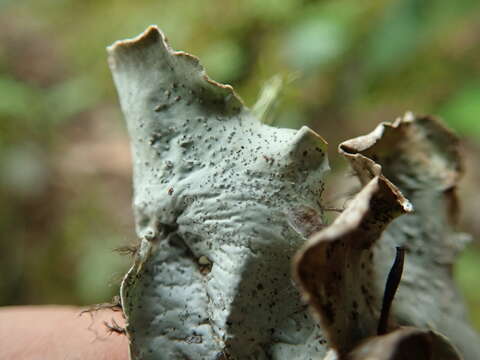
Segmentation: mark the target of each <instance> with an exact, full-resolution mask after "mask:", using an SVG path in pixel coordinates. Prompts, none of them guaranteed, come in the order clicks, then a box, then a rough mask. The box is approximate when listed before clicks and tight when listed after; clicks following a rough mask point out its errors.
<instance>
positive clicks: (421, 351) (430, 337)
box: [347, 327, 462, 360]
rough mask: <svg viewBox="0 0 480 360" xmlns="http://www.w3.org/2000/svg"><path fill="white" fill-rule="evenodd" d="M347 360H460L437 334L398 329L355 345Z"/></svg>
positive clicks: (447, 342) (412, 329)
mask: <svg viewBox="0 0 480 360" xmlns="http://www.w3.org/2000/svg"><path fill="white" fill-rule="evenodd" d="M347 359H348V360H365V359H375V360H396V359H415V360H433V359H435V360H461V359H462V357H461V356H460V354H459V353H458V351H457V349H456V348H455V347H454V346H453V345H452V344H451V343H450V341H448V339H447V338H446V337H445V336H443V335H441V334H440V333H438V332H434V331H431V330H426V329H425V330H424V329H418V328H414V327H403V328H399V329H397V330H395V331H393V332H391V333H389V334H386V335H382V336H375V337H372V338H369V339H367V340H365V341H364V342H363V343H361V344H360V345H358V346H357V347H356V348H355V349H354V350H353V351H352V352H351V353H350V354H348V356H347Z"/></svg>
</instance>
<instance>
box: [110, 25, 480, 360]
mask: <svg viewBox="0 0 480 360" xmlns="http://www.w3.org/2000/svg"><path fill="white" fill-rule="evenodd" d="M108 51H109V63H110V67H111V70H112V74H113V77H114V81H115V84H116V87H117V89H118V94H119V99H120V104H121V107H122V110H123V113H124V115H125V118H126V121H127V126H128V131H129V134H130V138H131V146H132V156H133V168H134V169H133V170H134V176H133V185H134V212H135V220H136V231H137V234H138V237H139V239H140V245H139V248H138V249H137V250H136V251H135V261H134V264H133V266H132V268H131V269H130V270H129V272H128V273H127V275H126V276H125V278H124V280H123V283H122V286H121V302H122V308H123V311H124V314H125V317H126V324H127V325H126V332H127V335H128V337H129V340H130V356H131V358H132V359H206V360H208V359H211V360H220V359H259V360H261V359H275V360H281V359H289V360H295V359H298V360H300V359H312V358H322V357H323V356H326V358H329V359H331V358H336V357H337V356H341V357H342V356H347V355H348V356H349V354H353V355H355V354H358V353H359V352H360V353H361V351H370V350H369V349H373V350H372V351H374V350H375V349H378V346H377V345H375V344H380V345H381V346H386V345H385V344H394V345H391V346H392V347H391V350H392V351H391V354H396V352H395V351H397V350H395V349H397V348H396V347H395V346H397V345H398V344H403V341H404V339H407V340H405V341H407V342H408V341H410V340H409V339H411V338H414V339H419V340H418V341H420V342H421V341H427V342H428V341H430V340H431V339H433V340H434V342H435V344H436V343H437V342H438V344H442V345H441V346H442V348H443V346H444V345H445V349H447V350H448V351H450V350H451V349H454V347H453V346H450V344H448V341H447V340H446V339H443V337H442V335H439V334H437V333H435V334H433V333H432V334H433V335H431V334H430V332H428V331H429V330H428V329H430V328H431V329H435V331H437V332H438V333H442V334H445V335H447V336H448V337H449V338H451V340H452V342H453V344H454V345H455V346H457V348H458V349H459V351H460V352H461V353H463V355H464V356H465V359H468V360H470V359H471V360H473V359H474V358H475V354H477V353H479V352H480V349H478V346H479V345H478V344H479V342H478V341H477V338H476V334H475V333H474V332H473V330H471V328H470V327H469V325H468V324H467V322H466V320H465V310H464V306H463V304H462V301H461V299H460V298H459V297H458V295H457V293H456V291H455V287H454V285H453V282H452V279H451V274H450V267H451V264H452V263H453V260H454V258H455V254H456V252H457V251H458V249H459V248H460V247H461V246H459V244H460V243H461V241H460V239H462V236H461V235H460V234H458V233H456V232H455V231H454V230H453V226H452V222H453V220H452V213H454V212H455V211H454V205H455V196H454V190H455V186H456V182H457V180H458V177H459V168H460V165H459V159H458V151H457V148H456V144H457V141H456V139H455V138H454V137H453V135H451V134H450V133H449V132H448V131H446V130H445V129H444V128H443V127H442V126H440V125H439V124H438V123H437V122H436V121H435V120H433V119H431V118H428V117H426V118H423V117H418V118H416V117H414V116H412V115H407V116H406V117H404V118H402V119H399V120H397V121H396V122H394V123H393V124H388V123H384V124H382V125H380V126H379V127H378V128H377V129H376V130H375V131H374V132H373V133H371V134H369V135H367V136H364V137H360V138H357V139H353V140H350V141H347V142H344V143H342V144H341V145H340V148H339V149H340V152H341V153H342V154H343V155H344V156H345V157H346V158H347V159H348V160H349V162H350V164H351V166H352V168H353V169H354V170H355V171H356V173H357V176H358V177H359V179H360V181H361V183H362V185H363V189H362V190H361V191H360V192H359V193H358V194H357V195H356V196H355V198H354V199H353V200H352V201H351V203H350V204H349V206H348V207H347V208H346V209H345V210H344V212H343V213H342V214H341V215H340V216H339V217H338V218H337V219H336V220H335V221H334V222H333V223H332V224H331V225H327V224H326V223H325V219H324V214H323V209H324V207H323V205H322V194H323V190H324V177H325V175H326V173H327V172H328V170H329V166H328V160H327V155H326V142H325V141H324V140H323V139H322V138H321V137H320V136H319V135H318V134H316V133H315V132H314V131H312V130H311V129H309V128H308V127H302V128H301V129H299V130H292V129H278V128H274V127H271V126H269V125H267V124H265V123H264V122H262V121H261V119H258V118H257V117H256V116H255V113H254V112H251V111H250V110H249V109H248V108H247V107H245V106H244V104H243V103H242V101H241V100H240V99H239V97H238V96H237V95H236V94H235V92H234V91H233V89H232V88H231V87H230V86H228V85H223V84H219V83H217V82H215V81H213V80H211V79H210V78H209V77H208V76H207V75H206V73H205V71H204V69H203V68H202V66H201V65H200V64H199V61H198V59H197V58H195V57H193V56H191V55H189V54H187V53H184V52H176V51H174V50H172V49H171V48H170V47H169V45H168V44H167V42H166V39H165V37H164V36H163V34H162V33H161V32H160V31H159V30H158V29H157V28H156V27H154V26H152V27H150V28H148V29H147V30H146V31H145V32H144V33H143V34H141V35H140V36H139V37H137V38H134V39H131V40H124V41H119V42H117V43H115V44H113V45H112V46H111V47H109V49H108ZM262 108H263V109H267V108H268V104H263V105H262ZM257 113H263V112H262V111H260V112H257ZM407 199H408V200H407ZM409 200H410V201H409ZM412 204H413V207H412ZM412 210H414V211H413V213H412ZM404 213H411V214H408V215H404V216H401V217H399V218H398V219H396V218H397V216H399V215H402V214H404ZM390 223H391V225H390V226H389V224H390ZM387 226H389V227H388V228H387ZM385 229H386V230H385ZM398 246H400V247H402V248H404V249H405V251H406V259H407V260H406V263H405V272H404V276H403V277H402V281H401V284H400V289H399V292H398V296H397V297H396V298H395V301H394V302H393V308H392V312H391V316H390V318H389V322H387V324H386V325H385V327H386V331H388V332H389V333H387V334H386V335H383V336H380V337H379V336H376V335H377V334H376V331H377V328H378V321H379V317H380V312H381V300H382V297H383V293H384V286H385V277H386V274H387V273H388V271H389V269H390V266H391V262H392V260H393V258H394V252H395V248H396V247H398ZM295 254H297V255H296V256H295ZM294 257H295V258H296V261H295V265H294V266H295V267H294V273H295V274H296V277H295V279H296V281H297V284H295V283H294V282H293V281H292V278H291V266H292V265H291V264H292V261H293V258H294ZM301 294H303V297H304V299H305V300H306V301H307V303H308V304H309V305H310V310H311V311H312V313H313V315H314V316H313V317H312V316H311V315H310V311H309V309H308V306H306V305H305V303H304V302H303V301H302V296H301ZM387 315H388V314H387ZM316 320H318V321H319V323H320V325H319V324H317V322H316ZM401 325H413V326H416V327H417V329H414V330H411V331H410V330H405V331H403V330H398V327H399V326H401ZM409 331H410V332H409ZM440 338H441V340H438V339H440ZM369 339H370V340H369ZM372 339H373V340H372ZM392 339H393V340H392ZM429 339H430V340H429ZM397 340H398V341H397ZM437 340H438V341H437ZM444 340H445V341H444ZM364 341H367V342H364ZM369 341H371V342H369ZM415 341H417V340H415ZM365 344H367V345H368V344H373V345H372V346H370V345H368V346H367V347H365ZM395 344H396V345H395ZM369 346H370V347H369ZM388 346H390V345H388ZM439 346H440V345H439ZM365 349H366V350H365ZM375 351H376V350H375ZM448 351H447V353H448ZM451 351H452V352H454V350H451ZM353 355H352V356H353ZM355 356H356V355H355ZM392 356H393V355H392ZM357 358H358V357H355V359H357ZM387 358H388V357H385V359H387Z"/></svg>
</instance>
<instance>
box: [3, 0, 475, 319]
mask: <svg viewBox="0 0 480 360" xmlns="http://www.w3.org/2000/svg"><path fill="white" fill-rule="evenodd" d="M149 24H158V25H159V27H160V28H161V29H163V30H164V31H165V33H166V34H167V36H168V38H169V40H170V43H171V45H172V46H173V47H174V48H176V49H182V50H186V51H188V52H190V53H192V54H195V55H197V56H198V57H200V59H201V61H202V63H203V64H204V65H205V67H206V68H207V69H208V72H209V74H210V76H211V77H212V78H214V79H215V80H217V81H221V82H227V83H230V84H232V85H233V86H234V87H235V88H236V90H237V92H238V93H239V94H240V95H241V96H242V97H243V98H244V100H245V101H246V103H247V104H248V105H250V106H251V105H253V104H254V102H255V99H256V98H257V96H258V93H259V91H260V89H261V88H262V84H263V83H264V82H265V81H266V80H268V79H269V78H271V77H272V76H274V75H275V74H280V75H282V76H284V77H285V78H289V79H290V81H289V82H288V84H287V85H286V86H285V88H284V91H283V92H282V95H281V102H280V103H279V105H278V107H277V111H276V115H277V118H276V122H275V124H276V125H279V126H287V127H299V126H301V125H302V124H308V125H309V126H311V127H312V128H314V129H315V130H316V131H318V132H319V133H320V134H322V135H323V137H324V138H326V139H327V140H328V141H329V143H330V144H331V149H330V152H331V161H332V167H333V168H334V169H343V168H344V166H345V163H344V161H343V160H342V159H340V158H339V157H338V155H337V154H336V151H335V149H336V146H337V144H338V143H339V142H340V141H341V140H345V139H347V138H349V137H352V136H357V135H360V134H364V133H366V132H369V131H371V130H372V129H373V127H374V126H375V125H376V124H377V123H379V122H380V121H390V120H393V119H394V118H396V117H397V116H399V115H401V114H403V113H404V112H405V111H406V110H412V111H414V112H417V113H422V114H423V113H431V114H436V115H438V116H440V117H442V118H443V119H444V120H445V122H446V123H447V124H448V125H449V126H450V127H451V128H453V129H455V130H456V131H457V133H458V134H459V135H460V136H461V137H462V138H463V139H464V144H465V146H464V147H465V149H464V150H465V157H466V163H467V167H466V168H467V174H466V176H465V177H464V180H463V181H462V184H461V188H460V195H461V199H462V214H461V229H462V230H464V231H467V232H470V233H472V234H473V235H474V238H476V239H480V221H479V220H480V219H479V217H478V214H480V195H479V191H478V185H479V184H480V166H479V165H480V119H479V118H478V117H479V116H480V77H479V75H480V2H479V1H478V0H456V1H451V0H436V1H423V0H398V1H393V0H378V1H370V2H363V1H358V0H331V1H309V0H243V1H225V0H210V1H199V0H181V1H179V0H168V1H165V0H163V1H162V0H155V1H145V0H142V1H139V0H137V1H113V0H103V1H101V0H81V1H80V0H77V1H75V0H22V1H18V0H17V1H8V0H0V272H1V275H0V305H10V304H45V303H68V304H80V305H84V304H91V303H98V302H104V301H108V300H109V299H110V298H111V296H112V295H113V294H115V293H116V292H117V290H118V284H119V281H120V279H121V276H122V274H123V273H124V272H125V270H126V269H127V267H128V265H129V260H128V259H126V258H122V257H121V256H119V255H118V254H116V253H114V252H113V249H114V248H116V247H118V246H122V245H125V244H128V243H129V242H131V241H133V239H135V235H134V232H133V219H132V212H131V207H130V202H131V196H132V191H131V179H130V177H131V169H130V167H131V164H130V152H129V145H128V139H127V135H126V131H125V127H124V123H123V118H122V115H121V113H120V110H119V106H118V103H117V99H116V93H115V89H114V86H113V82H112V79H111V76H110V73H109V70H108V67H107V59H106V52H105V47H106V46H107V45H109V44H111V43H112V42H113V41H115V40H118V39H123V38H128V37H132V36H136V35H137V34H139V33H140V32H142V31H143V30H144V29H145V28H146V27H147V26H148V25H149ZM479 262H480V246H479V242H478V241H474V242H472V243H471V244H470V246H469V247H468V250H467V251H466V252H465V253H464V254H463V255H462V257H461V258H460V261H459V263H458V265H457V266H456V268H455V276H456V277H457V279H458V281H459V284H460V288H461V290H462V292H463V293H464V295H465V297H466V299H467V301H468V304H469V306H470V309H471V315H472V316H473V319H474V322H475V324H476V326H477V328H479V329H480V290H479V289H480V286H479V285H480V281H479V279H480V266H479Z"/></svg>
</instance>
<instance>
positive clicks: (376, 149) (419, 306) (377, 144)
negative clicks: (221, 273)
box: [295, 114, 480, 360]
mask: <svg viewBox="0 0 480 360" xmlns="http://www.w3.org/2000/svg"><path fill="white" fill-rule="evenodd" d="M339 150H340V152H341V153H342V154H343V155H344V156H345V157H346V158H347V159H348V160H349V162H350V164H351V166H352V168H353V169H354V170H355V172H356V174H357V175H358V177H359V179H360V181H361V183H362V184H363V185H364V188H363V190H362V191H361V192H360V193H359V194H358V195H357V196H356V197H355V198H354V199H353V201H352V202H351V203H350V204H349V206H348V207H347V209H346V210H345V211H344V212H343V213H342V214H341V215H340V216H339V217H338V218H337V219H336V220H335V222H334V223H333V224H332V225H330V226H329V227H327V228H326V229H325V230H323V231H321V232H319V233H318V234H316V235H315V236H313V237H312V238H311V239H310V240H309V241H308V242H307V244H306V245H305V246H304V247H303V249H302V250H301V251H300V252H299V254H298V255H297V258H296V267H295V272H296V276H297V280H298V282H299V284H300V286H301V288H302V289H303V291H304V297H305V298H306V299H307V301H308V302H309V304H310V305H311V307H312V310H313V312H314V313H315V314H316V315H317V317H318V318H319V319H320V322H321V324H322V328H323V329H324V330H325V331H326V334H327V338H328V340H329V345H330V346H332V347H333V348H334V349H335V350H336V352H337V354H338V355H339V356H340V357H341V358H342V357H345V356H347V357H348V354H349V353H350V352H351V351H352V349H354V348H355V347H356V348H355V351H354V355H351V356H352V357H351V358H352V359H363V358H366V357H368V356H372V357H373V358H376V357H375V356H377V357H378V359H403V358H404V357H405V356H407V354H409V351H407V350H408V349H410V350H411V349H412V346H413V345H412V344H417V345H418V351H419V352H417V353H415V354H414V353H413V350H412V352H411V356H408V357H405V358H409V359H417V358H418V359H424V358H425V359H427V358H428V359H430V357H429V356H432V354H435V356H434V357H432V359H456V358H460V357H459V355H455V350H453V349H454V347H453V345H451V344H449V343H448V342H449V341H451V342H452V343H453V344H454V345H455V346H456V347H457V348H458V350H459V352H460V353H461V354H462V355H463V357H464V359H468V360H474V359H477V357H478V354H479V353H480V342H479V341H478V337H477V335H476V334H475V332H474V331H473V330H472V328H471V327H470V326H469V324H468V321H467V320H466V316H465V307H464V304H463V302H462V300H461V298H460V297H459V296H458V294H457V291H456V289H455V286H454V284H453V279H452V276H451V265H452V264H453V262H454V260H455V256H456V254H457V253H458V251H459V250H460V249H461V247H462V245H463V242H462V239H464V236H462V234H459V233H456V232H455V230H454V229H453V227H452V224H454V219H452V217H451V212H452V204H456V197H455V187H456V184H457V182H458V179H459V177H460V175H461V169H462V167H461V161H460V156H459V150H458V139H457V138H456V137H455V136H454V135H453V134H452V133H451V132H450V131H448V130H447V129H445V128H444V127H443V126H442V125H441V124H440V123H439V122H438V121H437V120H435V119H433V118H431V117H415V116H413V115H412V114H406V115H405V117H403V118H399V119H397V120H396V121H395V122H394V123H393V124H390V123H382V124H381V125H379V126H378V127H377V128H376V129H375V130H374V131H373V132H372V133H370V134H368V135H365V136H361V137H358V138H355V139H352V140H349V141H346V142H344V143H342V144H341V145H340V147H339ZM387 179H388V180H387ZM380 184H383V185H384V186H383V187H382V186H379V185H380ZM386 185H388V186H386ZM381 188H383V190H381ZM385 191H386V192H385ZM400 191H401V193H400ZM386 194H387V195H388V196H385V195H386ZM393 194H396V195H395V196H394V195H393ZM401 194H403V195H405V198H408V199H409V200H410V201H411V203H412V205H413V207H411V206H410V205H409V204H408V202H407V201H406V200H405V198H403V196H402V195H401ZM379 195H382V196H383V199H384V200H382V201H380V202H378V201H376V198H377V197H378V196H379ZM385 199H390V200H389V201H385ZM375 204H382V205H381V206H380V207H379V206H378V205H375ZM412 210H413V211H412ZM401 212H408V213H409V214H407V215H405V216H402V217H399V218H398V219H395V220H394V217H395V216H396V215H399V214H400V213H401ZM392 220H393V221H392ZM391 221H392V224H390V226H389V227H388V228H386V227H387V225H388V224H389V223H390V222H391ZM365 224H367V226H365ZM372 225H373V226H372ZM384 229H386V231H384V232H383V233H382V231H383V230H384ZM397 247H401V248H403V249H404V250H405V252H406V263H405V268H404V274H403V277H402V280H401V284H400V288H399V291H398V294H397V295H396V297H395V300H394V302H393V308H392V314H391V316H390V329H389V330H390V331H392V330H393V329H395V327H398V325H411V326H415V327H416V329H410V330H397V331H395V332H393V333H390V334H387V335H384V336H375V335H376V331H377V325H378V321H379V318H380V302H381V298H382V296H383V289H384V286H385V278H386V274H387V273H388V270H389V268H390V266H391V262H392V260H393V258H394V253H395V248H397ZM424 329H425V330H424ZM427 329H433V330H435V331H437V332H438V333H439V334H433V333H430V332H428V331H427ZM440 334H444V335H446V336H447V337H448V340H446V338H444V337H443V336H442V335H440ZM368 337H372V340H371V341H370V342H367V343H364V344H363V345H359V343H360V342H361V341H362V340H364V339H365V338H368ZM427 343H428V344H430V345H429V346H427V347H426V345H425V344H427ZM422 344H423V345H422ZM432 344H433V345H432ZM422 347H423V348H424V349H426V350H425V351H427V350H428V351H427V353H428V354H427V353H422V351H421V349H422ZM406 349H407V350H406ZM387 350H388V351H387ZM380 353H381V354H382V355H381V356H380V355H379V354H380ZM359 354H363V355H362V356H364V357H361V356H360V355H359ZM414 355H415V356H416V357H415V356H414ZM348 358H350V357H348Z"/></svg>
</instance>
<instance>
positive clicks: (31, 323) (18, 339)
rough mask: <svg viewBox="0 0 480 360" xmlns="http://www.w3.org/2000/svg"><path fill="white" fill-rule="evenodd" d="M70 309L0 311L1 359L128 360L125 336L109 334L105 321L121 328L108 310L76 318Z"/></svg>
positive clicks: (117, 315)
mask: <svg viewBox="0 0 480 360" xmlns="http://www.w3.org/2000/svg"><path fill="white" fill-rule="evenodd" d="M81 311H82V309H80V308H76V307H71V306H55V305H52V306H18V307H3V308H0V359H5V360H9V359H23V360H30V359H32V360H33V359H50V360H56V359H62V360H73V359H75V360H76V359H82V360H90V359H91V360H94V359H95V360H104V359H105V360H106V359H109V360H127V359H128V342H127V338H126V337H125V336H124V335H120V334H116V333H109V331H108V329H107V328H106V326H105V324H104V323H103V322H104V321H107V322H109V323H111V320H112V319H114V320H115V321H116V322H117V324H118V325H120V326H122V327H123V326H124V320H123V319H122V316H121V314H120V312H114V311H111V310H108V309H105V310H101V311H98V312H96V313H95V314H93V317H91V316H90V315H89V314H83V315H81V316H80V315H79V314H80V312H81Z"/></svg>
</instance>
